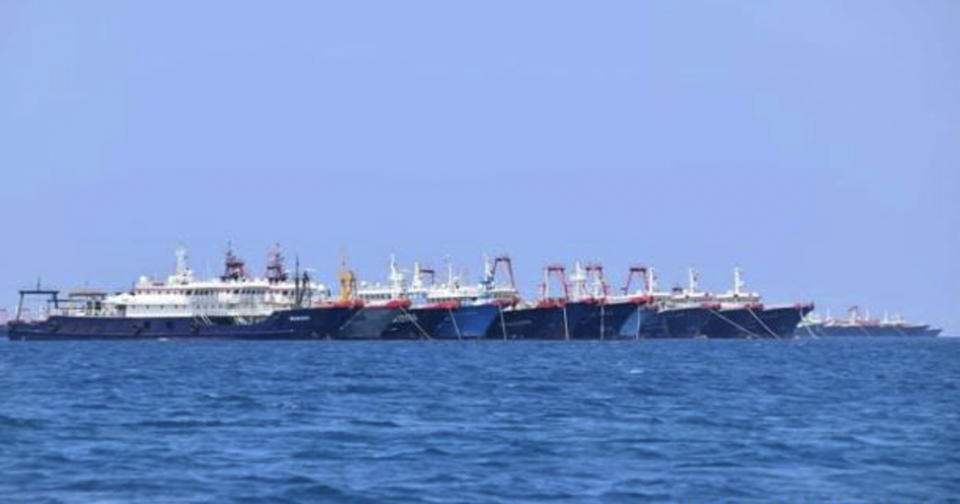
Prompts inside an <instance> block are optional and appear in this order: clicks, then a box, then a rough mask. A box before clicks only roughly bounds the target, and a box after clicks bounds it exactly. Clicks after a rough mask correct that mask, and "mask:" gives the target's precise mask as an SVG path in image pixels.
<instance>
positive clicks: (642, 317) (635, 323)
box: [618, 306, 665, 339]
mask: <svg viewBox="0 0 960 504" xmlns="http://www.w3.org/2000/svg"><path fill="white" fill-rule="evenodd" d="M660 325H662V323H661V321H660V319H659V318H658V317H657V309H656V308H654V307H652V306H637V307H634V309H633V311H632V312H631V313H630V314H629V315H627V318H626V320H624V322H623V324H621V325H620V331H619V333H618V334H619V336H620V338H621V339H639V338H649V337H651V336H650V334H651V333H652V332H653V329H654V328H655V327H659V326H660ZM660 337H665V336H660Z"/></svg>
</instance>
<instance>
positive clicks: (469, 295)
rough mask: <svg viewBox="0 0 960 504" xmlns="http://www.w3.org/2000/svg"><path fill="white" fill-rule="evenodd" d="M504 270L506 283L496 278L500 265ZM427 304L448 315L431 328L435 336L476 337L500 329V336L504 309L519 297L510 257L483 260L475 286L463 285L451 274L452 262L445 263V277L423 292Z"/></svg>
mask: <svg viewBox="0 0 960 504" xmlns="http://www.w3.org/2000/svg"><path fill="white" fill-rule="evenodd" d="M501 265H502V267H503V268H504V270H505V274H506V276H507V282H506V283H502V282H498V280H497V272H498V271H499V267H500V266H501ZM426 298H427V303H428V306H439V307H445V308H446V311H447V316H446V317H444V318H443V320H441V321H440V323H439V324H438V325H437V326H436V327H435V328H434V331H433V337H434V338H437V339H478V338H483V337H485V336H486V335H487V332H488V331H489V330H491V328H493V329H494V330H493V332H496V330H498V329H499V331H500V333H499V337H501V338H502V337H503V336H504V334H505V332H504V322H505V320H504V317H503V309H504V308H505V307H511V306H514V305H516V304H517V302H518V301H519V299H520V295H519V292H518V291H517V287H516V283H515V280H514V277H513V265H512V263H511V261H510V257H509V256H507V255H501V256H498V257H495V258H494V259H493V261H491V260H490V259H489V258H488V257H484V259H483V276H482V277H481V279H480V282H479V283H477V284H474V285H468V284H464V283H463V282H462V281H461V279H460V277H459V276H456V275H454V273H453V265H452V263H449V262H448V263H447V280H446V282H444V283H441V284H438V285H435V286H431V287H430V288H428V289H427V293H426Z"/></svg>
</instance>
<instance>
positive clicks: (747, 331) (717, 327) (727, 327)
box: [703, 308, 770, 338]
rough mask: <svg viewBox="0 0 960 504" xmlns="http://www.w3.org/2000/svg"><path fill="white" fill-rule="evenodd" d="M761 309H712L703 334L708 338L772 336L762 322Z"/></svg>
mask: <svg viewBox="0 0 960 504" xmlns="http://www.w3.org/2000/svg"><path fill="white" fill-rule="evenodd" d="M760 313H761V310H757V309H753V310H752V309H749V308H731V309H725V310H711V311H710V317H709V318H708V319H707V323H706V324H704V326H703V334H704V335H705V336H706V337H708V338H757V337H770V334H769V333H768V332H767V330H766V329H764V328H763V326H762V325H761V324H760V322H761V320H762V319H761V318H760Z"/></svg>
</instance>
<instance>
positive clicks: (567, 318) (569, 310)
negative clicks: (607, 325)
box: [487, 303, 595, 339]
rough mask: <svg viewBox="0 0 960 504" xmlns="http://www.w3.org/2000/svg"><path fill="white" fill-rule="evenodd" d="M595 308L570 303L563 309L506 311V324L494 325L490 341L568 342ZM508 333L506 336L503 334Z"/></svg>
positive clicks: (549, 307)
mask: <svg viewBox="0 0 960 504" xmlns="http://www.w3.org/2000/svg"><path fill="white" fill-rule="evenodd" d="M594 306H595V305H590V304H586V303H567V304H566V305H564V306H548V307H532V308H515V309H511V310H504V311H503V318H504V320H503V324H502V327H501V325H500V324H497V323H494V324H492V325H491V326H490V328H489V329H488V330H487V337H488V338H501V339H503V338H505V339H566V338H567V337H572V334H571V333H570V330H571V329H572V328H574V327H576V326H577V324H579V323H580V322H581V321H582V320H583V319H584V318H585V317H586V316H587V314H588V313H589V311H590V310H591V309H592V308H593V307H594ZM503 329H505V330H506V336H504V334H503Z"/></svg>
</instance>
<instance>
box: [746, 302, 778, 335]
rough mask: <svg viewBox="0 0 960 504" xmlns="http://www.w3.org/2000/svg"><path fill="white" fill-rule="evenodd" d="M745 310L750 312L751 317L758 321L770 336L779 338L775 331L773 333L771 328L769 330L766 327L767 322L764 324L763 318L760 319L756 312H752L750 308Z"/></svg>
mask: <svg viewBox="0 0 960 504" xmlns="http://www.w3.org/2000/svg"><path fill="white" fill-rule="evenodd" d="M747 311H748V312H750V315H753V318H755V319H757V322H760V325H761V326H762V327H763V328H764V329H766V331H767V332H768V333H770V335H771V336H773V339H780V336H778V335H777V333H775V332H773V331H772V330H770V328H769V327H767V324H764V323H763V320H760V317H758V316H757V314H756V313H754V312H753V310H752V309H750V308H747Z"/></svg>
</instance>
